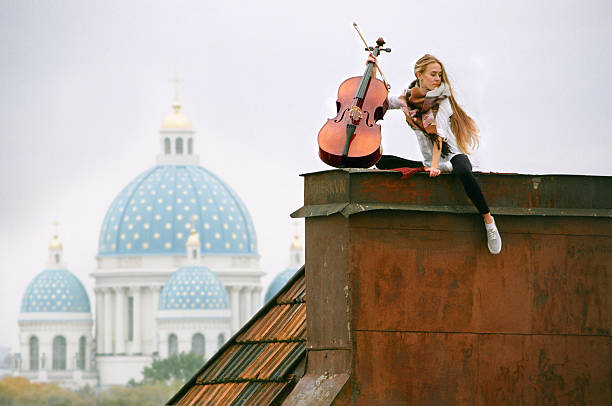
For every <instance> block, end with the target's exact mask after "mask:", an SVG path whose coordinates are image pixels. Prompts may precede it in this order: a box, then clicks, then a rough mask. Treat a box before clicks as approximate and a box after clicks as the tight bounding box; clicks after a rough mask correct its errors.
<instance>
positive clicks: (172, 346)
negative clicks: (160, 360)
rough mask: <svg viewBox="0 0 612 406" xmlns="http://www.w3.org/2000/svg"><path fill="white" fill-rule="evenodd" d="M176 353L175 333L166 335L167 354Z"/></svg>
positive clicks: (176, 340) (176, 341) (176, 339)
mask: <svg viewBox="0 0 612 406" xmlns="http://www.w3.org/2000/svg"><path fill="white" fill-rule="evenodd" d="M176 354H178V338H176V334H170V335H169V336H168V356H170V355H176Z"/></svg>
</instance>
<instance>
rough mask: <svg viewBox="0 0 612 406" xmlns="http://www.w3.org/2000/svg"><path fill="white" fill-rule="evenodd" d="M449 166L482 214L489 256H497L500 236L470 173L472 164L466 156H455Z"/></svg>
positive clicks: (500, 243) (500, 247)
mask: <svg viewBox="0 0 612 406" xmlns="http://www.w3.org/2000/svg"><path fill="white" fill-rule="evenodd" d="M451 164H453V173H455V174H456V175H457V176H458V177H459V179H460V180H461V183H463V188H464V189H465V193H467V195H468V197H469V198H470V200H472V202H473V203H474V206H476V208H477V209H478V211H479V212H480V214H482V217H483V219H484V222H485V230H486V231H487V247H488V248H489V252H490V253H491V254H499V253H500V252H501V249H502V241H501V236H500V235H499V231H498V230H497V226H496V225H495V220H494V219H493V216H491V212H490V210H489V206H488V205H487V201H486V200H485V198H484V196H483V194H482V190H480V186H479V185H478V182H476V178H475V177H474V174H473V173H472V164H471V163H470V160H469V159H468V157H467V156H466V155H463V154H461V155H456V156H454V157H453V158H452V159H451Z"/></svg>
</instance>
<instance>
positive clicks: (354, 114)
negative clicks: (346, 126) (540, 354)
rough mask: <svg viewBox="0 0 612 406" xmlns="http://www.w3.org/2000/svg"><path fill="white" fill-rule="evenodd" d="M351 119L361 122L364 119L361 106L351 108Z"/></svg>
mask: <svg viewBox="0 0 612 406" xmlns="http://www.w3.org/2000/svg"><path fill="white" fill-rule="evenodd" d="M349 117H350V118H351V119H352V120H354V121H359V120H361V118H362V117H363V113H362V112H361V109H360V108H359V106H351V108H350V109H349Z"/></svg>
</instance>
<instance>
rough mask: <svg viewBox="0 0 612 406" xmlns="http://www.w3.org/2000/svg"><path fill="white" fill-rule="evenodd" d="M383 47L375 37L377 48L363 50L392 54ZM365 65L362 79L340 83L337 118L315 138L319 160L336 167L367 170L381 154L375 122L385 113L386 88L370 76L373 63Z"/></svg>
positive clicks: (376, 54) (370, 61)
mask: <svg viewBox="0 0 612 406" xmlns="http://www.w3.org/2000/svg"><path fill="white" fill-rule="evenodd" d="M353 25H354V26H355V28H356V24H353ZM360 35H361V34H360ZM362 38H363V37H362ZM364 42H365V40H364ZM384 44H385V41H384V40H383V39H382V38H378V40H377V41H376V47H367V48H366V51H368V52H370V55H371V56H373V57H374V58H375V57H377V56H378V55H379V54H380V51H386V52H391V50H390V49H388V48H386V49H383V48H382V46H383V45H384ZM366 66H367V67H366V70H365V72H364V74H363V76H357V77H352V78H349V79H346V80H345V81H344V82H342V83H341V84H340V87H339V88H338V100H337V101H336V108H337V115H336V117H334V118H331V119H329V120H327V123H325V124H324V125H323V127H322V128H321V130H320V131H319V135H318V137H317V141H318V143H319V157H320V158H321V160H322V161H323V162H325V163H326V164H328V165H331V166H333V167H336V168H369V167H370V166H372V165H374V164H375V163H376V162H378V160H379V159H380V157H381V155H382V148H381V145H380V142H381V135H380V125H378V124H376V122H377V121H378V120H380V119H382V118H383V116H384V115H385V112H386V111H387V107H388V104H387V94H388V87H387V84H386V83H384V82H383V81H381V80H379V79H376V77H375V76H374V75H373V74H372V72H373V70H374V66H375V65H374V61H372V60H370V59H368V62H367V63H366Z"/></svg>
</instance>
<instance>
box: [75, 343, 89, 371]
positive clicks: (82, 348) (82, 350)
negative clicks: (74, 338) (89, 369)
mask: <svg viewBox="0 0 612 406" xmlns="http://www.w3.org/2000/svg"><path fill="white" fill-rule="evenodd" d="M86 347H87V340H86V339H85V336H82V337H81V338H79V355H78V358H77V368H78V369H85V354H86Z"/></svg>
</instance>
